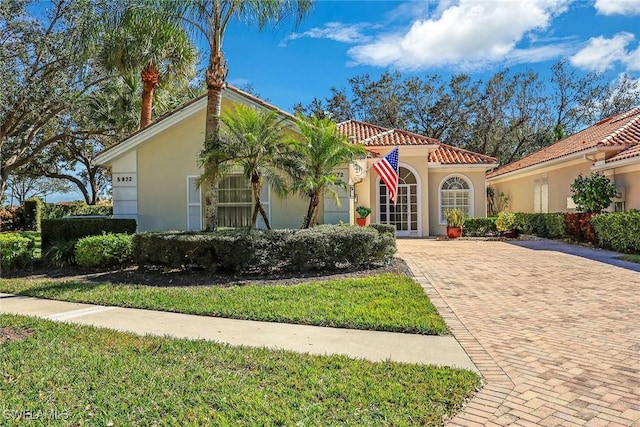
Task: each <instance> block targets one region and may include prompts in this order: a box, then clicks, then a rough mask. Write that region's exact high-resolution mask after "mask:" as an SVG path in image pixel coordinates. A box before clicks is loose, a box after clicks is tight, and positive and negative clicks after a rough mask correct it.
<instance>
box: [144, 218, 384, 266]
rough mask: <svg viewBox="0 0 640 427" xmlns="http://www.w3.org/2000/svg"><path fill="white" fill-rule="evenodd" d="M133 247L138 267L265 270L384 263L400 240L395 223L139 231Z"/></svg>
mask: <svg viewBox="0 0 640 427" xmlns="http://www.w3.org/2000/svg"><path fill="white" fill-rule="evenodd" d="M133 247H134V248H133V258H134V262H136V263H137V264H138V265H140V266H145V265H162V266H167V267H171V268H178V267H184V266H188V267H200V268H206V269H208V270H211V271H227V272H263V273H265V272H270V271H273V270H279V271H309V270H318V269H324V270H333V269H338V268H340V267H342V266H345V265H364V264H370V263H375V262H381V261H385V260H387V259H389V258H391V257H392V256H393V254H394V253H395V252H396V241H395V229H394V227H389V226H379V225H374V226H369V227H354V226H346V225H322V226H318V227H314V228H310V229H303V230H252V231H247V230H223V231H218V232H215V233H186V232H174V233H171V232H169V233H141V234H137V235H135V237H134V240H133Z"/></svg>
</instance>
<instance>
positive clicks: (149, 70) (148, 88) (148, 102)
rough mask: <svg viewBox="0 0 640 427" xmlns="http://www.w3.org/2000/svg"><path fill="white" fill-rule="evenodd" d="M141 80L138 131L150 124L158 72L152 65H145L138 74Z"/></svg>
mask: <svg viewBox="0 0 640 427" xmlns="http://www.w3.org/2000/svg"><path fill="white" fill-rule="evenodd" d="M140 77H141V79H142V106H141V107H140V129H143V128H146V127H147V126H149V124H150V123H151V112H152V110H153V93H154V92H155V90H156V86H157V85H158V78H159V77H160V72H159V71H158V68H156V67H155V66H154V65H151V64H149V65H147V66H146V67H145V68H144V70H142V73H141V74H140Z"/></svg>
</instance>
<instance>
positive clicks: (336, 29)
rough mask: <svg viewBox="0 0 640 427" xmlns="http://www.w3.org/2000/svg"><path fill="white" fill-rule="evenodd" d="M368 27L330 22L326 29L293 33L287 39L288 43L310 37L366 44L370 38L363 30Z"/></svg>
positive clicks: (366, 25) (316, 28)
mask: <svg viewBox="0 0 640 427" xmlns="http://www.w3.org/2000/svg"><path fill="white" fill-rule="evenodd" d="M368 26H369V25H368V24H342V23H340V22H329V23H327V24H326V25H325V26H324V28H318V27H315V28H312V29H310V30H307V31H305V32H303V33H293V34H291V35H290V36H289V37H287V39H286V41H290V40H297V39H301V38H305V37H309V38H313V39H329V40H334V41H337V42H342V43H349V44H354V43H364V42H366V41H368V40H369V37H367V36H366V35H365V34H364V33H363V32H362V30H363V29H364V28H366V27H368ZM286 41H285V42H286Z"/></svg>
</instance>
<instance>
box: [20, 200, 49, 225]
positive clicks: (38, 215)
mask: <svg viewBox="0 0 640 427" xmlns="http://www.w3.org/2000/svg"><path fill="white" fill-rule="evenodd" d="M43 206H44V203H43V202H42V200H40V199H38V198H34V199H28V200H25V201H24V206H23V207H22V215H23V226H24V229H25V230H29V231H40V221H41V220H42V210H43Z"/></svg>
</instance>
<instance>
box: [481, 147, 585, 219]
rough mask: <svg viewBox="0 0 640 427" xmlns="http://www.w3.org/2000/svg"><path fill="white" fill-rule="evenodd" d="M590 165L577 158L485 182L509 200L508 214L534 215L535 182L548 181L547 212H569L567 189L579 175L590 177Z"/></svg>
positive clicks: (568, 192)
mask: <svg viewBox="0 0 640 427" xmlns="http://www.w3.org/2000/svg"><path fill="white" fill-rule="evenodd" d="M591 164H592V163H591V162H590V161H588V160H585V159H578V160H575V161H571V162H567V163H566V164H559V165H555V166H552V167H548V168H544V169H539V170H537V171H532V172H523V173H522V174H519V175H517V176H515V177H508V178H500V177H498V178H494V179H489V180H487V185H490V186H492V187H493V188H494V190H495V194H496V195H497V194H499V193H501V192H504V193H505V195H507V196H508V197H509V208H508V209H507V210H508V211H509V212H534V206H533V202H534V186H535V183H534V182H535V180H536V179H540V180H542V179H543V178H546V179H547V183H548V186H549V209H548V210H549V212H569V211H573V210H574V209H568V208H567V198H568V197H571V189H570V186H571V184H573V182H574V181H575V179H576V178H577V177H578V175H579V174H582V175H589V174H591Z"/></svg>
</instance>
